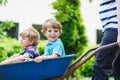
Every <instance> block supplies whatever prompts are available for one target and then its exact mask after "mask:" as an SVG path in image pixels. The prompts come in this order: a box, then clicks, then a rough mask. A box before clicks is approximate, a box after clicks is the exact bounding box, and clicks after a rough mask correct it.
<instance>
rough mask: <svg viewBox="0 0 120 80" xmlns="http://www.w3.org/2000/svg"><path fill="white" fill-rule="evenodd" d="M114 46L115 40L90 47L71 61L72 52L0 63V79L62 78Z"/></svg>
mask: <svg viewBox="0 0 120 80" xmlns="http://www.w3.org/2000/svg"><path fill="white" fill-rule="evenodd" d="M115 46H118V44H117V43H116V42H115V43H111V44H108V45H104V46H101V47H96V48H92V49H90V50H88V51H87V52H85V53H83V54H82V55H81V56H80V57H78V58H77V59H76V60H75V61H74V62H73V63H71V61H72V59H73V58H74V57H75V55H74V54H73V55H66V56H65V57H59V58H55V59H47V60H43V61H42V62H41V63H36V62H34V61H29V62H22V63H15V64H8V65H0V80H63V79H64V78H66V77H68V76H69V75H71V74H72V73H73V72H74V71H75V70H76V69H78V68H79V67H80V66H81V65H83V64H84V63H85V62H87V61H88V60H89V59H90V58H91V57H93V56H94V55H95V54H96V53H97V52H99V51H103V50H105V49H108V48H112V47H115ZM91 51H93V52H92V53H91V54H89V56H88V57H86V58H84V57H85V56H86V55H87V54H88V53H90V52H91ZM83 58H84V59H83ZM82 59H83V60H82Z"/></svg>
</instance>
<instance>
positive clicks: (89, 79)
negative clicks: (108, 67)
mask: <svg viewBox="0 0 120 80" xmlns="http://www.w3.org/2000/svg"><path fill="white" fill-rule="evenodd" d="M80 80H91V78H83V79H80ZM109 80H114V79H113V78H110V79H109Z"/></svg>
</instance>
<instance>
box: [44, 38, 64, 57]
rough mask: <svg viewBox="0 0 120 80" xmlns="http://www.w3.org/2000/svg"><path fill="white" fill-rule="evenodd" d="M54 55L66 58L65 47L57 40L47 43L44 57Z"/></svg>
mask: <svg viewBox="0 0 120 80" xmlns="http://www.w3.org/2000/svg"><path fill="white" fill-rule="evenodd" d="M52 54H58V55H59V56H60V57H61V56H65V50H64V46H63V43H62V41H61V40H60V39H56V40H55V41H53V42H49V41H47V44H46V48H45V51H44V55H45V56H48V55H52Z"/></svg>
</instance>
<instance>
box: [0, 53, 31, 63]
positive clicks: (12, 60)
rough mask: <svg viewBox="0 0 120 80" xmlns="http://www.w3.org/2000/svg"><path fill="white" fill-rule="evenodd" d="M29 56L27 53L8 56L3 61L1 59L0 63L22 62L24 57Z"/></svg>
mask: <svg viewBox="0 0 120 80" xmlns="http://www.w3.org/2000/svg"><path fill="white" fill-rule="evenodd" d="M27 57H30V56H29V55H28V54H24V55H19V56H17V57H13V58H9V59H7V60H5V61H2V62H1V63H0V64H11V63H17V62H23V61H24V59H25V58H27Z"/></svg>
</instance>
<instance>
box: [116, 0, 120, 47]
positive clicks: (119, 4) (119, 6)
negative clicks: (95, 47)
mask: <svg viewBox="0 0 120 80" xmlns="http://www.w3.org/2000/svg"><path fill="white" fill-rule="evenodd" d="M116 3H117V18H118V37H117V42H118V45H119V47H120V0H116Z"/></svg>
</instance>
